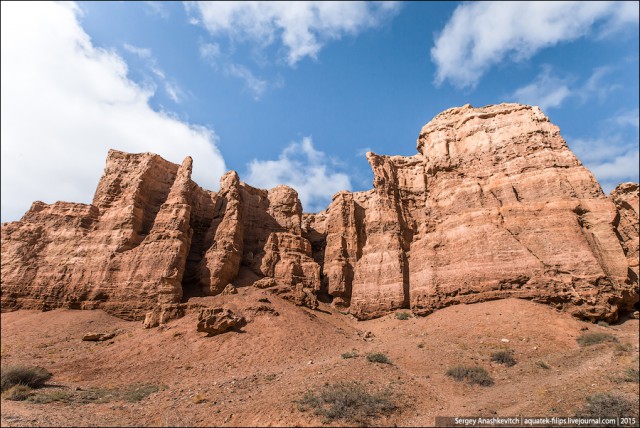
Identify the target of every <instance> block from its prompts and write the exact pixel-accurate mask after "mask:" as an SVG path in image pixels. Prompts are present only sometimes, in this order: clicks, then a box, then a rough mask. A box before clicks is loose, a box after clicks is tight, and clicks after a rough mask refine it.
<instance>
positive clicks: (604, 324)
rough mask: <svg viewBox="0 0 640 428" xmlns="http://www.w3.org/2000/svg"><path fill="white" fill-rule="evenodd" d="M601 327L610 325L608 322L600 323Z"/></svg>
mask: <svg viewBox="0 0 640 428" xmlns="http://www.w3.org/2000/svg"><path fill="white" fill-rule="evenodd" d="M598 325H599V326H600V327H609V323H608V322H606V321H598Z"/></svg>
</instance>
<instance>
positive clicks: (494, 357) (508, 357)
mask: <svg viewBox="0 0 640 428" xmlns="http://www.w3.org/2000/svg"><path fill="white" fill-rule="evenodd" d="M491 361H493V362H495V363H498V364H504V365H505V366H507V367H513V366H515V365H516V360H515V358H513V353H512V351H498V352H494V353H493V354H491Z"/></svg>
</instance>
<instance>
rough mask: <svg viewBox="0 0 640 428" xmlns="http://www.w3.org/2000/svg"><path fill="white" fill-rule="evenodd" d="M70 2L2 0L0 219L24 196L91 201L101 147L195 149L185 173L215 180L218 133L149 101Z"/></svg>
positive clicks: (177, 155)
mask: <svg viewBox="0 0 640 428" xmlns="http://www.w3.org/2000/svg"><path fill="white" fill-rule="evenodd" d="M77 11H78V9H77V7H76V6H75V5H74V4H69V3H53V2H51V3H42V4H39V5H38V7H35V8H34V7H32V6H31V5H30V4H29V3H22V2H3V3H2V14H1V17H2V25H1V27H0V28H1V31H2V37H1V41H2V46H1V49H0V53H1V55H2V60H1V65H2V73H1V79H2V93H1V98H2V107H1V109H0V111H1V115H2V118H1V122H2V127H1V128H0V129H1V133H2V136H1V139H2V145H1V147H0V150H1V156H0V159H1V163H2V166H1V169H0V170H1V172H2V180H1V185H2V191H1V198H2V203H1V205H2V220H3V221H6V220H16V219H18V218H19V217H20V216H21V215H22V214H23V213H24V212H25V211H26V210H27V209H28V208H29V206H30V204H31V202H32V201H35V200H42V201H45V202H55V201H56V200H66V201H77V202H90V201H91V198H92V195H93V192H94V190H95V186H96V185H97V183H98V179H99V177H100V174H101V173H102V170H103V168H104V161H105V158H106V155H107V152H108V150H109V149H110V148H114V149H118V150H124V151H127V152H133V153H140V152H154V153H158V154H159V155H161V156H163V157H164V158H166V159H168V160H170V161H172V162H177V163H180V162H181V161H182V160H183V159H184V157H185V156H187V155H191V156H193V159H194V179H195V180H197V181H198V182H199V183H200V184H201V185H202V186H205V187H207V188H214V189H215V188H216V186H217V183H218V180H219V177H220V175H221V174H222V173H224V171H225V163H224V159H223V158H222V155H221V154H220V152H219V151H218V149H217V147H216V142H217V137H216V135H215V134H214V132H213V131H212V130H211V129H208V128H205V127H202V126H195V125H192V124H189V123H186V122H183V121H180V120H178V119H177V118H175V117H172V116H171V115H169V114H168V113H164V112H158V111H154V110H153V109H152V108H151V107H150V105H149V99H150V97H151V96H152V95H153V93H152V92H150V91H149V90H148V88H142V87H140V86H138V85H137V84H136V83H135V82H133V81H131V80H130V79H129V78H128V77H127V64H126V62H125V61H124V60H123V59H122V57H120V56H119V55H117V54H115V53H114V52H112V51H107V50H103V49H100V48H98V47H95V46H94V45H93V44H92V43H91V39H90V37H89V35H88V34H87V33H86V32H85V31H84V30H83V28H82V27H81V25H80V23H79V22H78V17H77V13H78V12H77Z"/></svg>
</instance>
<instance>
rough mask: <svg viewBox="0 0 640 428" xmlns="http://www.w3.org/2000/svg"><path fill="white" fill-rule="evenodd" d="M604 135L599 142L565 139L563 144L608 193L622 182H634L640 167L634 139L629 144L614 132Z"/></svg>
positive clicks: (636, 144) (610, 131) (637, 177)
mask: <svg viewBox="0 0 640 428" xmlns="http://www.w3.org/2000/svg"><path fill="white" fill-rule="evenodd" d="M605 123H613V122H612V121H606V122H605ZM605 134H606V135H607V136H606V137H602V138H592V139H581V138H567V144H569V147H571V149H572V150H573V152H574V153H575V154H576V156H577V157H578V159H580V161H582V163H583V164H584V165H585V166H586V167H587V168H589V170H590V171H591V172H592V173H593V174H594V175H595V176H596V178H597V179H598V182H599V183H600V185H601V186H602V188H603V190H604V191H605V192H607V193H609V192H610V191H611V190H613V189H614V188H615V187H616V186H617V185H618V184H620V183H622V182H625V181H634V182H638V180H639V175H640V167H639V165H638V140H637V135H636V137H635V141H633V140H628V139H627V138H625V137H623V136H622V134H620V133H616V132H615V130H609V132H605Z"/></svg>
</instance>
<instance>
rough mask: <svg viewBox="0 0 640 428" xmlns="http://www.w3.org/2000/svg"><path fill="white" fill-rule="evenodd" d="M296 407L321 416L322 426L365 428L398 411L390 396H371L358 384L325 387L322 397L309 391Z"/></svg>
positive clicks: (385, 394) (386, 394)
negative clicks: (335, 424)
mask: <svg viewBox="0 0 640 428" xmlns="http://www.w3.org/2000/svg"><path fill="white" fill-rule="evenodd" d="M297 403H298V408H299V410H300V411H302V412H305V411H307V410H313V412H314V414H316V415H319V416H322V418H323V420H322V423H330V422H333V421H337V420H340V421H344V422H346V423H350V424H358V425H363V426H364V425H369V424H370V421H371V419H372V418H379V417H380V416H382V415H388V414H390V413H392V412H393V411H395V410H396V409H397V406H396V404H395V403H394V402H393V400H392V399H391V394H390V393H389V392H383V393H375V394H370V393H369V392H367V391H366V390H365V389H364V387H363V386H362V385H360V384H359V383H355V382H354V383H346V382H341V383H336V384H333V385H325V386H324V387H323V389H322V390H321V391H320V392H319V393H316V392H314V391H307V392H306V393H305V395H304V397H303V398H302V399H301V400H299V401H297Z"/></svg>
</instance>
